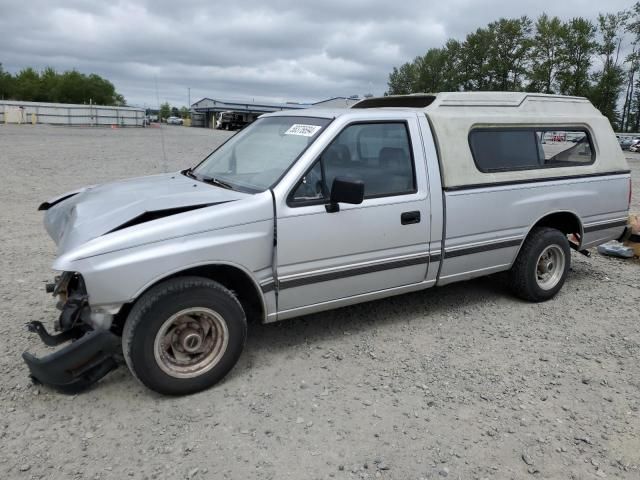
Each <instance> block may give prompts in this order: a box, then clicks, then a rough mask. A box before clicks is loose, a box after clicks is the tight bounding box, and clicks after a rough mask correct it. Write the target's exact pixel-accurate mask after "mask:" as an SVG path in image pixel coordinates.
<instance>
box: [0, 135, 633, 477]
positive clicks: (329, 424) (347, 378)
mask: <svg viewBox="0 0 640 480" xmlns="http://www.w3.org/2000/svg"><path fill="white" fill-rule="evenodd" d="M163 131H164V142H165V147H166V153H167V158H168V160H167V162H166V165H165V162H164V161H163V160H162V153H161V152H162V141H161V140H162V139H161V135H160V129H158V128H148V129H140V130H125V129H116V130H110V129H104V130H95V129H69V128H61V127H44V126H38V127H32V126H21V127H20V126H0V170H1V171H2V173H3V179H2V182H1V186H2V188H0V199H1V200H2V203H3V208H2V210H1V211H0V221H1V223H0V225H1V228H0V240H1V242H2V256H0V272H1V273H0V295H2V297H1V298H2V300H3V302H2V306H3V308H2V311H1V312H0V328H1V332H2V337H1V338H2V339H1V340H0V349H1V350H2V352H3V355H2V356H1V357H0V373H1V374H2V382H1V383H0V413H1V416H0V478H3V479H5V478H7V479H22V478H25V479H26V478H38V479H39V478H47V479H49V478H52V479H58V478H59V479H68V478H78V479H93V478H95V479H106V478H109V479H123V478H141V479H143V478H149V479H150V478H167V479H183V478H187V479H204V478H215V479H220V478H225V479H226V478H229V479H248V478H259V479H285V478H291V479H301V478H313V479H315V478H318V479H324V478H336V479H352V478H384V479H390V478H395V479H418V478H434V479H435V478H444V477H450V478H456V479H457V478H461V479H476V478H477V479H482V478H489V479H502V478H507V479H508V478H518V479H519V478H550V479H556V478H572V479H590V478H625V479H637V478H640V418H639V415H640V412H639V408H640V395H639V394H640V375H639V374H640V367H639V366H638V355H639V354H640V324H639V322H638V319H639V317H640V313H639V312H640V310H639V308H640V307H639V305H640V302H639V301H640V264H639V263H638V262H637V261H624V260H617V259H612V258H605V257H602V256H599V255H598V254H594V256H593V257H592V258H590V259H588V258H585V257H583V256H581V255H574V256H573V266H572V272H571V274H570V277H569V279H568V281H567V284H566V285H565V288H564V289H563V290H562V292H561V293H560V294H559V296H558V297H557V298H556V299H554V300H553V301H550V302H547V303H544V304H529V303H524V302H521V301H519V300H516V299H514V298H513V297H512V296H510V295H509V294H508V292H507V290H506V288H505V286H504V283H503V282H502V280H501V279H500V278H484V279H479V280H475V281H471V282H466V283H462V284H456V285H452V286H448V287H444V288H441V289H432V290H428V291H424V292H419V293H415V294H409V295H403V296H400V297H395V298H390V299H387V300H381V301H377V302H373V303H368V304H363V305H358V306H354V307H349V308H344V309H341V310H337V311H333V312H327V313H322V314H316V315H312V316H307V317H304V318H299V319H294V320H290V321H285V322H281V323H278V324H272V325H266V326H263V325H253V326H252V328H251V330H250V334H249V340H248V344H247V347H246V350H245V352H244V354H243V357H242V358H241V360H240V362H239V364H238V365H237V366H236V368H235V369H234V370H233V371H232V372H231V374H230V375H229V376H228V377H227V378H226V379H225V380H224V381H223V382H222V383H221V384H220V385H218V386H217V387H215V388H213V389H211V390H209V391H206V392H203V393H200V394H197V395H193V396H190V397H185V398H164V397H160V396H158V395H155V394H154V393H152V392H150V391H148V390H146V389H145V388H143V387H142V386H141V385H139V384H138V383H137V382H136V381H135V380H134V379H133V377H132V376H131V375H130V374H129V372H128V371H127V370H126V368H119V369H118V370H117V371H116V372H114V373H112V374H110V375H109V376H107V377H106V378H105V379H104V380H103V381H102V382H100V384H99V385H97V386H96V387H95V388H94V389H92V390H90V391H89V392H87V393H84V394H81V395H78V396H74V397H68V396H63V395H60V394H57V393H55V392H52V391H50V390H48V389H46V388H43V387H35V386H33V385H31V384H30V382H29V381H28V379H27V369H26V366H25V365H24V364H23V362H22V360H21V358H20V354H21V353H22V351H23V350H25V349H32V348H35V347H36V346H37V345H38V341H37V339H36V338H35V337H34V336H33V335H31V334H28V333H27V332H26V331H25V328H24V323H25V322H27V321H30V320H43V321H46V322H47V323H48V324H50V322H51V320H52V319H53V318H54V317H55V316H56V310H55V308H54V305H53V301H52V299H51V297H50V296H48V295H46V294H45V293H44V290H43V287H44V283H45V281H46V280H48V279H50V278H51V272H50V264H51V261H52V260H53V255H54V246H53V243H52V242H51V241H50V240H49V239H48V237H47V236H46V233H45V231H44V229H43V228H42V218H41V217H42V215H41V213H40V212H37V211H36V208H37V205H38V204H39V203H40V202H41V201H43V200H46V199H47V198H49V197H51V196H53V195H56V194H59V193H62V192H64V191H67V190H69V189H72V188H74V187H78V186H82V185H86V184H93V183H98V182H102V181H105V180H111V179H114V178H120V177H128V176H134V175H140V174H150V173H155V172H159V171H162V170H163V169H165V166H166V168H169V169H172V170H175V169H178V168H183V167H186V166H189V165H192V164H194V163H195V162H196V161H197V160H198V159H200V158H202V157H203V156H204V155H205V154H206V153H207V152H208V151H210V150H211V149H212V148H213V147H215V146H216V145H217V144H219V143H220V142H221V141H222V140H223V139H224V138H226V136H227V134H226V133H224V132H218V131H211V130H204V129H189V128H183V127H174V128H165V129H163ZM629 156H630V157H631V156H633V158H632V159H631V160H630V165H631V166H632V168H633V175H634V182H635V192H636V193H635V198H634V210H635V211H640V208H639V202H638V200H639V198H640V185H639V179H640V158H639V157H638V156H635V155H633V154H629Z"/></svg>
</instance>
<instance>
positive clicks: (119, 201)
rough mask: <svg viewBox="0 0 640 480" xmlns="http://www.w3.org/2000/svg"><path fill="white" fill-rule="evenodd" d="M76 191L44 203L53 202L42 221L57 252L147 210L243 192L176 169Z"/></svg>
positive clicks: (210, 200) (206, 203)
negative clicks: (198, 178) (206, 182)
mask: <svg viewBox="0 0 640 480" xmlns="http://www.w3.org/2000/svg"><path fill="white" fill-rule="evenodd" d="M76 192H77V193H76ZM76 192H70V193H68V194H64V195H61V196H60V197H57V199H53V200H50V201H49V202H47V203H49V204H53V206H51V207H50V208H49V209H48V210H47V212H46V215H45V218H44V225H45V228H46V229H47V232H48V233H49V235H50V236H51V238H52V239H53V241H54V242H55V243H56V245H57V246H58V253H61V252H62V251H65V250H68V249H70V248H73V247H75V246H77V245H80V244H82V243H85V242H87V241H89V240H91V239H93V238H96V237H99V236H101V235H104V234H106V233H109V232H112V231H114V230H117V229H118V228H119V227H120V228H122V227H123V226H126V225H127V224H128V223H129V222H131V221H134V219H136V218H138V217H140V216H141V215H144V214H146V213H149V212H158V211H162V210H167V211H172V210H174V209H177V210H175V211H176V212H179V211H180V210H179V209H181V208H184V207H191V206H211V205H215V204H220V203H226V202H230V201H234V200H239V199H241V198H245V197H246V196H247V195H248V194H246V193H241V192H236V191H233V190H226V189H223V188H220V187H216V186H214V185H209V184H205V183H202V182H199V181H197V180H193V179H191V178H188V177H186V176H185V175H182V174H181V173H180V172H177V173H169V174H160V175H153V176H148V177H139V178H132V179H127V180H121V181H117V182H111V183H105V184H102V185H97V186H92V187H86V188H84V189H81V190H79V191H76ZM65 197H68V198H65ZM60 198H62V199H63V200H62V201H60V200H59V199H60ZM56 201H57V202H58V203H56ZM43 205H46V203H45V204H43Z"/></svg>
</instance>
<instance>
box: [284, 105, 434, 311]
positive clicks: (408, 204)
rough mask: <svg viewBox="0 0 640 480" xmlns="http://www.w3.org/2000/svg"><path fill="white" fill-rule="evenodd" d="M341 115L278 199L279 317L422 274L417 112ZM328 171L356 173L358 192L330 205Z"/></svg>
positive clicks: (424, 223)
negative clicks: (352, 199) (360, 197)
mask: <svg viewBox="0 0 640 480" xmlns="http://www.w3.org/2000/svg"><path fill="white" fill-rule="evenodd" d="M387 117H388V115H387ZM339 121H340V117H338V119H336V120H335V121H334V122H339ZM343 122H344V125H341V126H340V130H337V131H338V132H339V133H337V134H336V135H335V136H334V137H333V139H332V140H331V141H329V142H328V143H327V145H326V147H325V148H324V150H322V153H320V155H319V156H318V157H316V158H314V159H313V161H311V162H310V163H309V166H308V169H307V170H306V173H305V174H304V175H303V176H301V177H300V178H298V179H297V183H295V184H294V186H293V187H292V188H291V189H290V190H289V191H288V192H287V193H286V196H284V195H283V197H282V198H277V199H276V210H277V247H276V248H277V255H276V258H277V260H276V266H277V291H278V312H279V313H278V318H286V317H288V316H294V315H296V314H300V313H305V312H308V311H314V310H320V309H323V306H324V308H329V307H330V305H331V304H332V303H337V302H339V301H340V300H341V299H347V298H350V297H352V298H353V297H356V298H357V296H359V295H363V294H368V293H372V292H382V291H388V290H393V289H400V288H402V287H406V286H410V285H416V284H420V283H422V282H424V281H425V277H426V273H427V266H428V262H429V250H428V248H429V237H430V231H429V229H430V225H429V224H430V222H429V212H428V204H429V203H428V200H429V193H428V186H427V176H426V169H425V161H424V153H423V148H422V144H421V137H420V133H419V131H418V123H417V119H416V116H415V115H412V114H410V113H406V114H403V113H398V114H397V115H395V114H394V117H393V118H385V119H381V120H376V121H369V120H367V121H358V122H351V123H348V122H347V121H343ZM336 177H347V178H351V179H358V180H362V181H363V182H364V186H365V198H364V201H363V202H362V203H361V204H359V205H353V204H351V205H350V204H340V205H339V207H340V208H339V211H337V212H333V213H330V212H328V211H327V209H326V208H325V206H326V204H327V203H328V198H329V192H330V188H331V185H332V183H333V179H334V178H336Z"/></svg>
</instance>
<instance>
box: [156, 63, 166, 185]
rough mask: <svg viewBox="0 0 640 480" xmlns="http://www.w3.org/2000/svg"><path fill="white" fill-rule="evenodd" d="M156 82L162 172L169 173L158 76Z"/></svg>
mask: <svg viewBox="0 0 640 480" xmlns="http://www.w3.org/2000/svg"><path fill="white" fill-rule="evenodd" d="M154 79H155V83H156V102H157V103H158V126H159V127H160V143H161V145H162V163H161V167H162V173H167V170H168V166H167V151H166V149H165V147H164V128H163V127H162V115H161V113H160V110H161V108H160V93H159V92H158V77H157V76H156V77H154Z"/></svg>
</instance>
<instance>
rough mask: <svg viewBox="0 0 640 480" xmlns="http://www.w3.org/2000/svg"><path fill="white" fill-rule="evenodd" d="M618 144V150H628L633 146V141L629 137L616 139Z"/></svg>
mask: <svg viewBox="0 0 640 480" xmlns="http://www.w3.org/2000/svg"><path fill="white" fill-rule="evenodd" d="M618 143H619V144H620V148H621V149H622V150H629V148H631V145H632V144H633V140H632V139H631V137H618Z"/></svg>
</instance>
